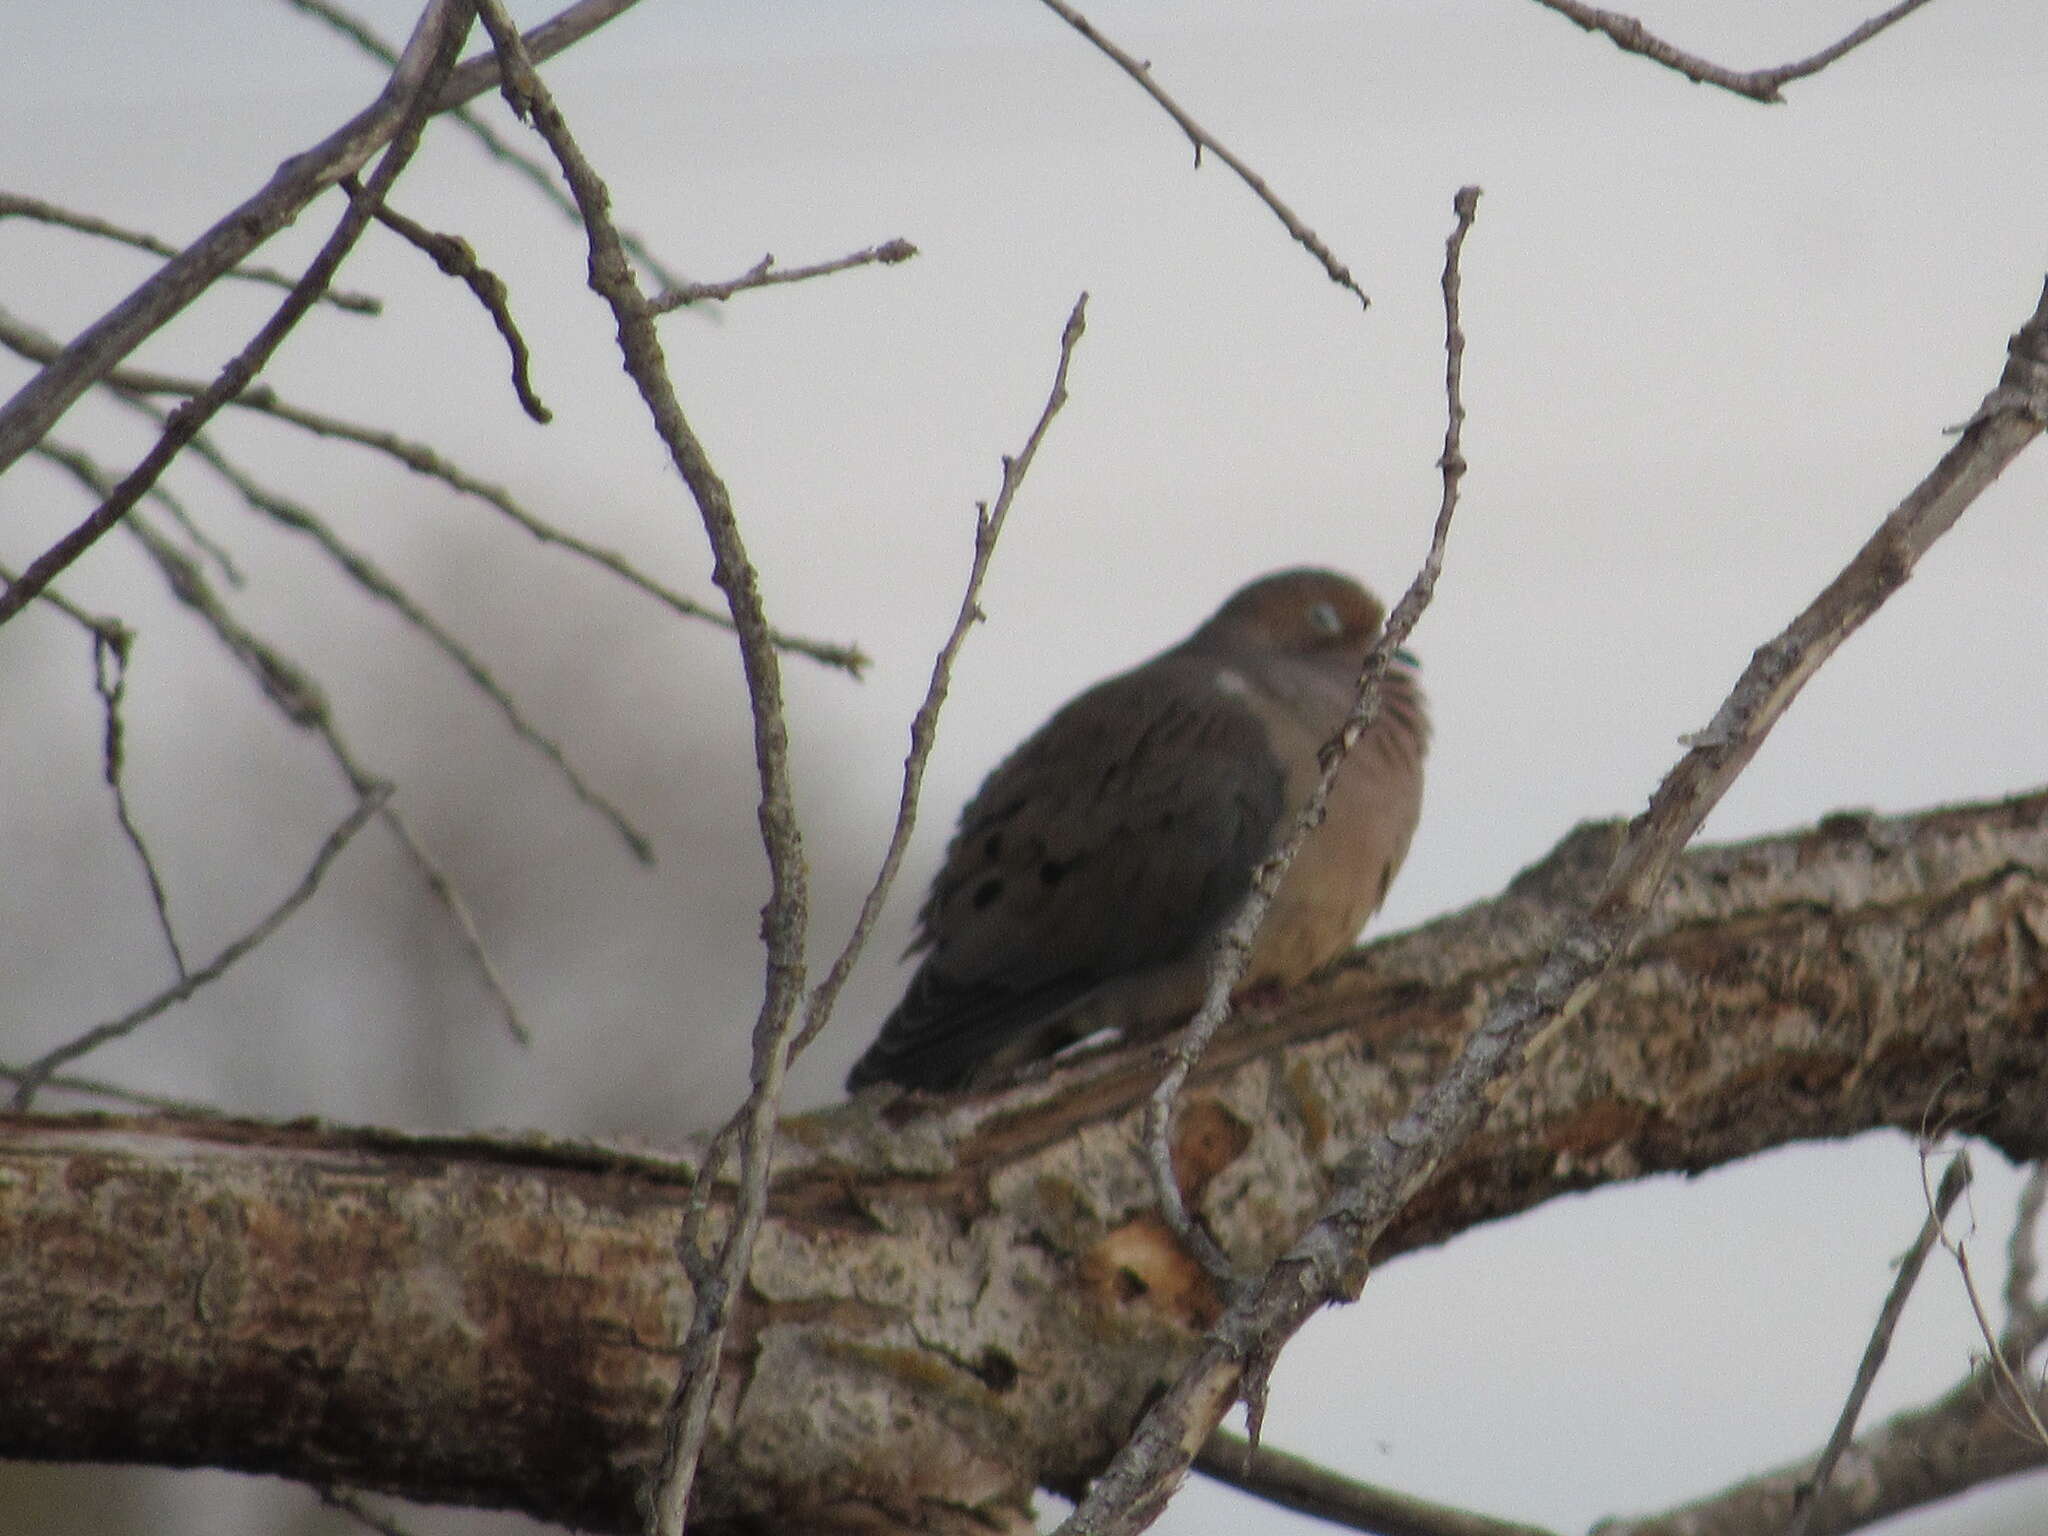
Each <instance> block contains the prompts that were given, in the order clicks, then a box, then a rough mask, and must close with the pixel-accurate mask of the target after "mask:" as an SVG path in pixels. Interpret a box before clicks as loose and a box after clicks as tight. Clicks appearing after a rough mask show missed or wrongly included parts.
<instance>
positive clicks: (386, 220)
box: [341, 176, 555, 426]
mask: <svg viewBox="0 0 2048 1536" xmlns="http://www.w3.org/2000/svg"><path fill="white" fill-rule="evenodd" d="M341 184H342V186H343V187H344V188H346V189H347V191H348V195H349V196H350V197H352V198H360V197H368V196H369V194H368V193H367V192H365V191H364V190H363V186H362V183H361V182H359V181H357V180H356V179H355V177H353V176H344V177H342V179H341ZM371 215H372V217H374V218H375V219H376V220H377V222H378V223H379V224H382V225H383V226H384V227H385V228H386V229H389V230H391V231H392V232H393V233H395V234H397V235H398V236H399V237H400V238H401V239H404V240H406V241H408V242H409V243H411V244H412V245H413V246H415V247H417V248H418V249H419V250H421V251H423V252H425V253H426V255H427V256H428V257H429V258H430V259H431V260H432V261H433V263H434V265H435V266H437V267H439V268H440V269H441V270H442V271H443V272H445V273H446V274H447V275H448V276H450V277H452V278H455V279H457V280H458V281H460V282H461V283H462V284H463V286H465V287H466V288H468V289H469V291H470V292H471V293H473V294H475V295H476V301H477V303H479V304H481V305H483V307H484V313H485V314H487V315H489V316H490V317H491V324H492V325H494V326H496V327H497V329H498V334H499V335H500V336H501V337H503V338H504V341H505V349H506V351H508V352H510V353H511V354H512V393H513V394H515V395H517V396H518V397H519V408H520V409H521V410H523V411H525V412H526V414H527V415H528V416H530V417H532V418H533V420H535V421H537V422H539V423H540V424H541V425H542V426H546V425H547V424H548V423H549V422H551V421H553V420H554V419H555V418H554V413H553V412H552V411H550V410H549V409H548V408H547V407H546V406H545V405H543V404H542V403H541V398H540V396H539V395H537V394H535V393H534V391H533V379H532V376H531V375H530V373H529V372H528V364H529V362H530V361H531V359H530V357H529V355H528V353H527V350H526V338H525V337H524V336H522V335H520V334H519V326H518V324H517V323H516V322H515V321H514V320H513V318H512V295H511V290H509V289H508V288H506V286H505V280H504V279H503V278H502V277H500V276H498V274H497V273H495V272H493V271H492V270H491V269H490V268H489V267H486V266H485V265H484V264H483V263H482V262H480V261H478V260H477V259H476V251H475V250H474V249H473V248H472V247H471V245H470V243H469V242H468V241H467V240H464V239H461V238H460V237H459V236H456V235H444V234H442V233H440V232H439V231H438V230H432V229H429V228H427V226H426V225H424V224H421V223H419V222H417V221H416V220H413V219H409V218H407V217H406V216H405V215H404V214H402V213H400V212H399V211H398V210H397V209H396V208H393V207H390V206H389V205H388V204H385V203H381V202H380V203H373V204H372V205H371Z"/></svg>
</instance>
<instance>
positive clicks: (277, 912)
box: [13, 785, 391, 1113]
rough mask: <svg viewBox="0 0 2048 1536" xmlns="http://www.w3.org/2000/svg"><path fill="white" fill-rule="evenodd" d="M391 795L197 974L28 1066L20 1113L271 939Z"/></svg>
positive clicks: (337, 834) (371, 798)
mask: <svg viewBox="0 0 2048 1536" xmlns="http://www.w3.org/2000/svg"><path fill="white" fill-rule="evenodd" d="M390 793H391V789H390V786H389V785H378V786H376V787H375V788H373V789H372V790H371V791H370V793H369V794H367V795H365V796H363V798H362V799H360V800H358V801H357V802H356V804H355V808H354V809H353V810H351V811H350V812H349V813H348V815H347V816H345V817H343V818H342V821H341V824H340V825H339V826H338V827H336V828H335V829H334V830H333V831H332V832H330V833H328V835H327V840H326V841H325V842H324V843H322V844H321V845H320V851H319V852H318V853H316V854H315V855H314V856H313V862H312V865H311V866H310V867H309V868H308V869H307V870H306V873H305V874H304V875H303V876H302V877H301V878H300V880H299V883H298V884H297V885H296V886H294V887H293V888H292V889H291V891H290V892H289V893H288V894H287V895H286V896H285V898H284V899H283V900H282V901H280V902H279V903H278V904H277V905H276V906H274V907H272V908H271V909H270V911H269V912H267V913H266V914H265V915H264V916H263V917H262V919H261V920H260V921H258V922H257V923H256V925H255V926H254V927H252V928H250V929H249V930H248V931H247V932H245V933H243V934H242V935H241V936H240V937H239V938H237V939H235V940H234V941H233V942H232V943H230V944H228V945H227V947H226V948H224V949H222V950H221V952H220V953H219V954H217V955H215V956H214V957H213V959H211V960H209V961H208V962H207V963H206V964H205V965H203V966H201V967H200V968H199V969H198V970H196V971H192V972H190V973H189V974H186V975H183V976H181V977H179V979H178V983H177V985H175V986H172V987H166V988H165V989H164V990H163V991H162V992H159V993H158V994H157V995H156V996H155V997H153V998H151V999H150V1000H149V1001H148V1002H146V1003H143V1004H142V1005H141V1006H139V1007H137V1008H132V1009H130V1010H129V1011H128V1012H127V1013H124V1014H122V1015H121V1017H120V1018H118V1019H111V1020H109V1021H108V1022H107V1023H105V1024H99V1025H96V1026H94V1027H93V1028H91V1029H88V1030H87V1031H85V1033H83V1034H81V1035H78V1036H76V1037H75V1038H73V1039H71V1040H67V1041H66V1042H65V1043H64V1044H62V1045H60V1046H58V1047H57V1048H56V1049H55V1050H51V1051H45V1052H44V1053H43V1054H42V1055H41V1056H38V1057H37V1058H36V1059H35V1060H34V1061H32V1062H30V1063H29V1064H28V1065H27V1066H26V1067H24V1068H23V1069H22V1070H21V1072H20V1074H19V1075H18V1076H17V1077H16V1078H15V1086H14V1099H13V1107H14V1109H15V1111H16V1112H17V1113H20V1112H22V1111H25V1110H27V1109H28V1108H29V1106H30V1105H31V1104H33V1103H34V1102H35V1096H36V1094H37V1093H38V1092H39V1091H40V1090H41V1088H42V1086H43V1084H44V1083H45V1082H47V1081H48V1080H49V1077H50V1075H51V1074H52V1073H53V1072H55V1071H56V1070H57V1069H58V1068H59V1067H62V1066H64V1065H65V1064H66V1063H68V1062H73V1061H76V1060H78V1058H79V1057H81V1056H84V1055H87V1054H88V1053H90V1052H92V1051H96V1050H98V1049H99V1048H100V1047H101V1046H103V1045H107V1044H110V1043H111V1042H113V1041H115V1040H121V1039H125V1038H126V1037H127V1036H129V1035H132V1034H134V1033H135V1031H136V1030H138V1029H140V1028H141V1027H142V1026H143V1025H145V1024H147V1023H148V1022H149V1021H150V1020H151V1019H153V1018H155V1017H156V1016H157V1015H158V1014H160V1013H162V1012H163V1011H164V1010H165V1009H167V1008H170V1007H172V1006H173V1005H175V1004H177V1003H182V1002H184V1001H185V999H187V998H188V997H190V996H191V995H192V994H193V993H194V992H197V991H198V990H199V989H200V988H201V987H203V986H205V985H206V984H207V983H208V982H210V981H213V980H214V979H215V978H217V977H219V976H220V975H221V974H222V973H224V972H225V971H226V970H227V969H228V968H229V967H230V966H232V965H233V964H234V963H235V962H236V961H237V960H239V959H241V958H242V957H243V956H244V955H246V954H248V953H249V952H250V951H251V950H253V949H255V948H256V947H257V946H258V945H260V944H261V943H262V942H263V941H264V940H265V939H267V938H269V937H270V936H271V934H273V933H275V932H276V931H277V930H278V928H279V927H281V926H282V925H283V923H284V921H285V919H286V918H288V917H290V916H291V915H292V914H293V913H294V912H296V911H298V910H299V908H300V907H302V906H304V905H305V904H306V903H307V901H309V900H310V899H311V898H312V895H313V893H314V892H315V891H317V890H319V889H320V881H321V880H322V878H324V877H325V875H326V874H327V866H328V865H330V864H332V863H333V862H334V860H335V858H336V857H337V856H338V855H339V854H340V853H341V850H342V849H344V848H346V847H347V846H348V845H349V841H350V840H351V839H352V838H354V836H355V835H356V833H358V832H360V831H361V830H362V828H363V823H364V822H366V821H368V820H369V819H370V817H371V816H372V815H373V814H374V813H375V812H376V811H377V810H378V809H379V808H380V807H382V805H383V804H384V801H385V800H386V798H388V797H389V795H390Z"/></svg>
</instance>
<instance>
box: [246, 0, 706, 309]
mask: <svg viewBox="0 0 2048 1536" xmlns="http://www.w3.org/2000/svg"><path fill="white" fill-rule="evenodd" d="M628 3H629V4H630V3H631V0H628ZM285 4H287V5H289V6H291V7H293V8H294V9H296V10H301V11H304V12H305V13H306V14H307V15H308V16H313V17H317V18H318V19H319V20H321V21H324V22H326V23H327V25H328V26H330V27H332V28H333V29H334V30H335V31H337V32H339V33H340V34H341V35H342V36H343V37H345V38H347V39H348V40H349V41H350V42H352V43H354V44H355V45H356V46H357V47H358V48H360V49H362V50H363V52H365V53H367V54H368V55H370V57H371V58H373V59H376V60H378V61H379V62H381V63H383V64H385V65H387V66H388V65H391V64H394V63H396V62H397V61H398V52H397V50H396V49H394V48H393V47H392V46H391V45H390V44H389V43H387V42H386V41H385V40H384V39H383V38H382V37H380V36H378V35H377V33H376V31H375V30H374V29H373V28H372V27H371V26H370V25H369V24H368V23H367V22H365V21H364V20H362V18H360V17H359V16H356V15H355V14H353V13H352V12H350V11H347V10H344V9H343V8H342V7H341V6H338V5H333V4H330V3H328V0H285ZM625 8H626V7H625V6H624V5H618V6H613V7H611V10H612V12H613V14H616V13H617V12H619V11H623V10H624V9H625ZM572 9H584V10H589V9H593V8H592V7H587V6H586V7H580V8H578V7H572ZM540 30H541V29H540V28H536V29H535V32H536V33H538V32H539V31H540ZM527 46H528V47H529V48H531V49H532V50H533V51H534V53H535V54H536V56H540V57H545V55H544V54H543V53H542V52H541V44H540V39H539V38H538V36H535V37H530V38H529V39H528V41H527ZM490 88H491V87H490V85H489V84H485V85H482V86H479V87H478V88H477V92H475V93H472V94H478V93H481V92H482V91H486V90H489V89H490ZM448 115H449V116H450V117H452V118H454V119H455V120H456V121H457V122H458V123H460V124H461V125H462V126H463V127H464V128H465V129H467V130H468V131H469V133H470V134H471V135H472V136H473V137H474V138H475V139H476V141H477V142H478V143H479V144H481V145H482V146H483V148H484V153H486V154H488V155H489V156H491V158H492V159H494V160H498V161H500V162H502V163H503V164H505V165H508V166H510V167H511V168H512V169H513V170H514V171H516V172H518V173H519V175H521V176H523V177H524V178H525V179H526V180H527V181H528V182H530V183H531V184H532V185H533V186H534V187H535V188H536V189H537V190H538V191H539V192H540V194H541V196H542V197H544V198H546V199H547V200H548V202H549V203H550V204H552V205H553V206H554V207H555V208H557V209H559V210H560V211H561V212H562V213H563V214H565V215H566V216H567V217H569V218H570V219H572V220H573V219H574V218H575V217H576V205H575V204H574V203H573V202H571V201H570V200H569V197H568V194H567V193H565V192H563V191H562V189H561V187H560V185H559V184H557V182H556V181H555V178H554V177H553V176H552V175H551V174H549V171H548V167H547V163H546V162H545V161H542V160H537V159H535V158H534V157H533V156H532V155H529V154H526V153H524V152H523V151H521V150H519V149H515V148H514V147H513V146H512V145H510V144H508V143H506V142H505V140H504V139H503V138H502V137H501V136H500V135H499V133H498V131H497V130H496V129H495V128H493V127H491V125H490V124H489V123H487V122H485V121H484V120H483V118H482V117H481V116H479V115H478V114H477V113H476V112H475V111H474V110H472V109H471V108H469V107H453V108H450V109H449V113H448ZM619 241H620V243H621V244H622V245H624V246H625V248H626V250H627V251H628V252H629V253H630V254H631V255H632V257H633V259H634V260H635V261H637V262H639V263H640V265H641V266H643V267H645V268H646V269H647V270H648V271H649V272H650V273H652V274H653V275H654V279H655V281H656V282H659V283H663V284H666V285H667V286H669V287H675V286H677V285H678V284H681V283H682V282H684V281H685V280H684V279H683V278H681V277H678V276H676V275H675V274H674V273H673V272H671V271H670V270H669V269H668V268H667V267H666V266H664V265H663V264H662V262H661V261H660V259H659V258H658V257H656V256H655V254H654V253H653V252H652V251H651V250H649V249H648V248H647V245H646V243H645V242H644V241H642V240H641V239H640V238H639V237H638V236H637V235H635V234H633V233H632V232H631V231H630V230H624V229H622V230H620V231H619Z"/></svg>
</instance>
